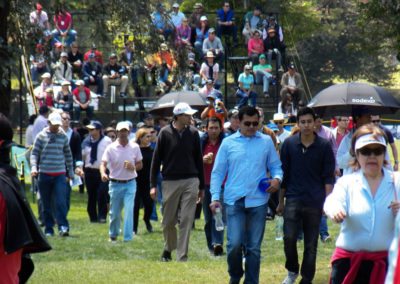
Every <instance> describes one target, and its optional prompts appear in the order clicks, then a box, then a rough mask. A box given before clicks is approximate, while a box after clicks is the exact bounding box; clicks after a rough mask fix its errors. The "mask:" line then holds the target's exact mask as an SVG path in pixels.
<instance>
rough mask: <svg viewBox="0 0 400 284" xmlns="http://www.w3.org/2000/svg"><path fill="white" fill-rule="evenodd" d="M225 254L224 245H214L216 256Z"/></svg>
mask: <svg viewBox="0 0 400 284" xmlns="http://www.w3.org/2000/svg"><path fill="white" fill-rule="evenodd" d="M223 253H224V249H223V248H222V245H220V244H215V245H214V255H215V256H221V255H222V254H223Z"/></svg>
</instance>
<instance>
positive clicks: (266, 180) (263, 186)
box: [258, 178, 271, 193]
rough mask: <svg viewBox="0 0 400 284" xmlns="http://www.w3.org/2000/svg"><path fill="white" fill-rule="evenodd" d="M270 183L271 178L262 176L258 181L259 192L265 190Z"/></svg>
mask: <svg viewBox="0 0 400 284" xmlns="http://www.w3.org/2000/svg"><path fill="white" fill-rule="evenodd" d="M270 185H271V179H270V178H262V179H261V180H260V182H259V183H258V189H259V190H260V191H261V192H264V193H265V192H266V190H267V189H268V188H269V187H270Z"/></svg>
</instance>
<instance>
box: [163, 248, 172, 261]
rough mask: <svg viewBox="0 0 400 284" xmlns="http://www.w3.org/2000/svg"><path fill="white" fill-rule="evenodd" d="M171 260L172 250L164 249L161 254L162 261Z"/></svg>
mask: <svg viewBox="0 0 400 284" xmlns="http://www.w3.org/2000/svg"><path fill="white" fill-rule="evenodd" d="M171 260H172V257H171V252H169V251H167V250H164V251H163V253H162V255H161V261H162V262H169V261H171Z"/></svg>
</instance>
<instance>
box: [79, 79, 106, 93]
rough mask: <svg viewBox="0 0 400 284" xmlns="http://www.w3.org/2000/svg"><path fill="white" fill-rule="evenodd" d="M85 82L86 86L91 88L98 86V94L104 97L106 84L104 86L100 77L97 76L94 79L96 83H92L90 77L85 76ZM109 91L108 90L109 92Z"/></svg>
mask: <svg viewBox="0 0 400 284" xmlns="http://www.w3.org/2000/svg"><path fill="white" fill-rule="evenodd" d="M83 81H84V82H85V86H86V87H88V88H89V86H90V85H96V86H97V90H96V93H97V94H98V95H100V96H102V95H103V92H104V90H103V89H104V84H103V78H102V77H101V76H100V75H99V76H95V77H94V83H92V82H90V77H89V76H84V77H83ZM107 91H108V90H106V92H107Z"/></svg>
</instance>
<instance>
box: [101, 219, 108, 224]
mask: <svg viewBox="0 0 400 284" xmlns="http://www.w3.org/2000/svg"><path fill="white" fill-rule="evenodd" d="M99 223H101V224H104V223H107V220H106V219H105V218H100V219H99Z"/></svg>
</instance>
